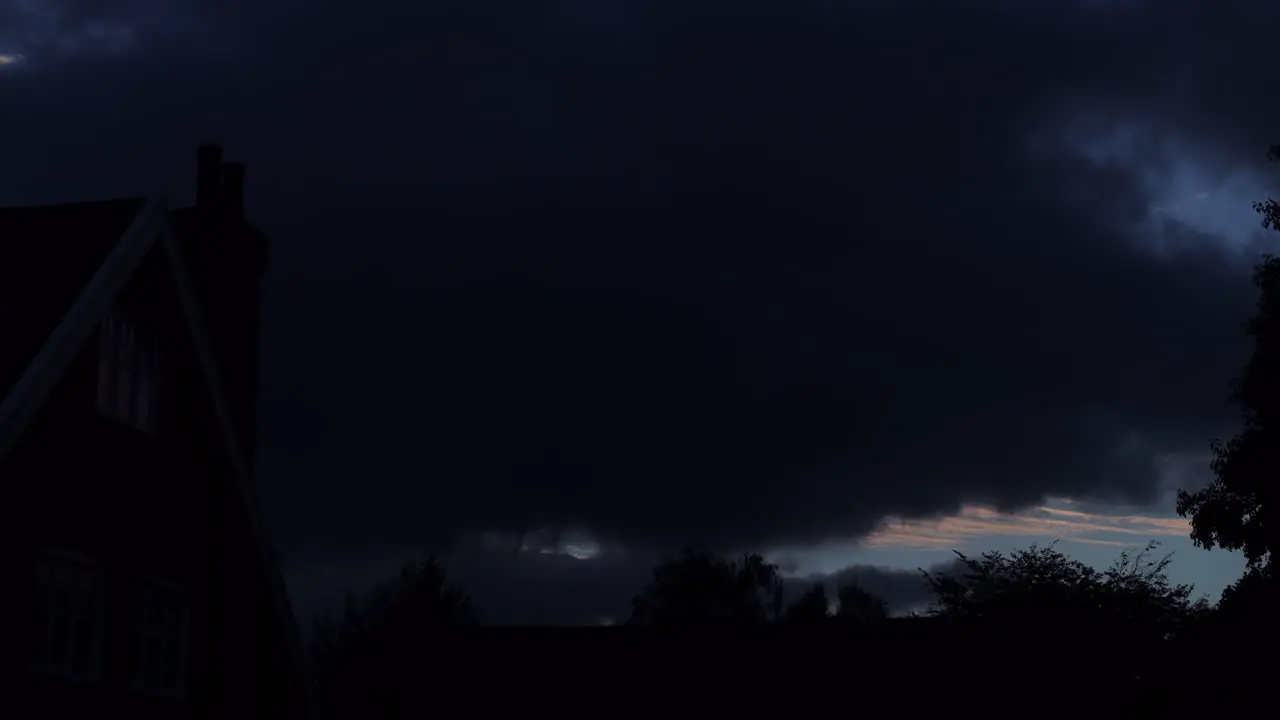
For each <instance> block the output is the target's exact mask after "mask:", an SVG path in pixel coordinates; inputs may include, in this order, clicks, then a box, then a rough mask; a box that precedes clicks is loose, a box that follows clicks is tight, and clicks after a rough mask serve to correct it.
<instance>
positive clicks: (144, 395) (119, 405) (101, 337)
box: [95, 305, 163, 435]
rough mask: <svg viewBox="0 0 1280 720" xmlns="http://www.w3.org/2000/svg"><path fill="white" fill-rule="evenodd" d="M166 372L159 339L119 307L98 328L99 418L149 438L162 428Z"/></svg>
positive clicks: (131, 314) (96, 396)
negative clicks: (164, 376) (164, 371)
mask: <svg viewBox="0 0 1280 720" xmlns="http://www.w3.org/2000/svg"><path fill="white" fill-rule="evenodd" d="M162 370H163V368H162V367H161V358H160V347H159V344H158V342H157V339H156V337H155V335H154V334H153V333H152V332H150V330H149V328H147V327H146V326H145V325H144V324H143V323H140V322H138V319H137V316H136V315H135V314H134V313H131V312H128V311H127V310H126V309H125V308H123V307H121V306H118V305H117V306H115V307H113V308H112V309H111V311H110V312H108V313H107V315H106V316H105V317H104V318H103V319H102V321H101V322H100V323H99V324H98V357H97V381H96V394H95V398H96V399H95V404H96V407H97V411H98V414H100V415H102V416H104V417H108V418H110V419H112V420H114V421H117V422H120V423H123V424H125V425H128V426H129V427H132V428H134V429H136V430H138V431H140V432H144V433H146V434H148V435H155V434H156V433H157V431H158V429H159V426H160V408H161V382H162V374H161V373H162Z"/></svg>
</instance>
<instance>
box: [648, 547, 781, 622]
mask: <svg viewBox="0 0 1280 720" xmlns="http://www.w3.org/2000/svg"><path fill="white" fill-rule="evenodd" d="M781 616H782V578H781V577H780V576H779V574H778V568H777V566H776V565H773V564H770V563H767V562H765V560H764V558H762V557H761V556H759V555H755V554H750V555H744V556H743V557H742V559H741V560H738V561H729V560H725V559H724V558H722V557H720V556H719V555H716V554H715V553H712V552H709V551H704V550H685V551H684V553H683V554H682V555H681V556H680V557H678V558H675V559H672V560H669V561H667V562H664V563H662V564H660V565H658V566H657V567H656V568H654V570H653V579H652V580H650V582H649V584H648V585H646V586H645V587H644V589H643V590H641V592H640V594H639V595H637V596H636V597H635V598H634V599H633V600H632V611H631V619H630V621H629V622H630V624H633V625H646V626H658V627H662V626H676V627H687V626H694V625H697V626H721V627H724V626H732V627H749V626H759V625H763V624H765V623H768V622H770V621H772V620H774V619H777V618H779V617H781Z"/></svg>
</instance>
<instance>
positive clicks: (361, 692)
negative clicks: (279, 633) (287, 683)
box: [311, 558, 475, 718]
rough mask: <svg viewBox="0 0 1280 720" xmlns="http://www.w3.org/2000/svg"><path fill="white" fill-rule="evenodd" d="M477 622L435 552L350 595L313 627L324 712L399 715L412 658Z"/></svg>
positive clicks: (313, 651) (313, 654) (315, 667)
mask: <svg viewBox="0 0 1280 720" xmlns="http://www.w3.org/2000/svg"><path fill="white" fill-rule="evenodd" d="M474 622H475V618H474V615H473V613H472V609H471V601H470V598H469V597H468V596H467V595H466V593H464V592H463V591H462V590H461V589H459V588H457V587H455V586H452V585H450V584H449V583H448V582H447V573H446V572H445V570H444V568H443V567H442V566H441V565H440V563H439V562H437V561H436V560H435V559H434V558H432V559H428V560H426V561H423V562H418V563H410V564H407V565H405V566H404V567H403V568H402V569H401V572H400V576H399V577H398V578H396V579H394V580H392V581H390V582H388V583H385V584H383V585H380V586H378V587H377V588H375V589H374V590H373V591H372V592H370V593H369V594H368V595H367V596H366V597H365V598H363V600H361V601H357V600H356V598H355V597H353V596H352V595H351V594H348V596H347V599H346V603H345V608H344V611H343V613H342V615H341V616H340V617H339V618H337V619H334V618H331V617H327V616H326V617H321V618H319V619H318V620H317V621H316V623H315V628H314V639H313V641H312V646H311V660H312V671H313V673H314V678H315V681H316V685H317V689H318V694H319V699H320V701H321V704H322V706H323V707H325V708H326V714H327V715H328V716H329V717H361V718H366V717H395V716H398V715H397V714H398V713H399V712H400V711H401V709H402V707H403V706H402V702H401V699H402V698H403V697H404V694H405V693H404V691H405V689H406V685H405V682H404V680H405V679H404V678H402V677H401V675H402V670H403V669H405V668H408V667H412V666H413V665H414V663H413V662H411V661H409V659H410V658H414V657H416V656H420V655H421V654H422V650H423V648H425V647H430V646H431V643H432V640H433V638H438V637H439V634H440V633H441V632H442V631H446V630H449V629H453V628H460V627H466V626H469V625H472V624H474ZM388 703H395V705H394V706H389V705H388Z"/></svg>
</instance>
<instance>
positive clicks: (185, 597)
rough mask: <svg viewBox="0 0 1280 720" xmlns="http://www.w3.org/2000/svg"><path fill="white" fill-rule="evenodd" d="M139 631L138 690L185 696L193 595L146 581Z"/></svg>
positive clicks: (134, 683)
mask: <svg viewBox="0 0 1280 720" xmlns="http://www.w3.org/2000/svg"><path fill="white" fill-rule="evenodd" d="M140 599H141V602H140V606H139V608H138V618H137V626H136V631H135V639H136V643H135V647H136V648H137V665H136V666H135V669H134V678H133V687H134V689H135V690H140V691H142V692H146V693H150V694H152V695H164V696H168V697H181V696H182V695H183V693H184V692H185V691H186V682H187V638H188V629H189V626H190V622H191V596H190V594H189V593H188V592H187V591H186V590H185V589H183V588H181V587H178V586H175V585H172V584H169V583H165V582H161V581H159V580H144V581H143V583H142V593H141V598H140Z"/></svg>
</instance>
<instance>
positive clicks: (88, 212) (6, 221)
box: [0, 196, 313, 716]
mask: <svg viewBox="0 0 1280 720" xmlns="http://www.w3.org/2000/svg"><path fill="white" fill-rule="evenodd" d="M10 233H12V234H10ZM24 239H25V240H26V242H27V243H31V244H37V243H38V244H42V245H43V244H45V243H47V245H46V246H44V247H40V248H31V247H27V248H21V247H18V246H20V245H23V244H24V243H23V240H24ZM157 244H158V245H159V246H160V247H161V248H162V249H163V251H164V254H165V257H166V258H167V260H168V266H169V269H170V271H171V272H172V274H173V280H174V285H175V286H176V287H177V289H178V295H179V303H180V305H181V308H182V314H183V316H184V318H185V319H186V321H187V322H186V325H187V328H188V330H189V336H190V340H191V342H192V345H193V347H194V349H195V355H196V359H197V362H198V364H199V366H200V371H201V375H202V376H203V379H204V381H205V382H204V385H205V388H206V390H207V391H208V392H209V399H210V401H211V403H212V405H213V409H214V414H215V416H216V418H217V421H218V426H219V429H220V431H221V435H222V439H223V442H224V443H225V445H226V450H227V455H228V457H230V459H231V463H232V466H233V469H234V472H235V475H236V481H237V482H236V489H237V491H238V493H239V496H240V500H241V502H242V503H243V505H244V509H245V511H246V513H247V515H248V520H249V527H250V530H251V532H252V534H253V541H254V544H255V546H256V549H257V551H258V558H259V560H260V562H261V563H262V565H263V569H264V571H265V574H266V576H267V585H268V589H269V592H270V594H271V599H272V604H273V606H274V608H275V610H276V613H277V616H278V620H279V621H280V624H281V626H282V627H283V629H284V631H285V633H286V643H287V645H288V651H289V654H290V660H291V661H292V664H293V667H294V669H295V672H296V673H299V674H300V673H302V672H303V670H304V668H305V667H306V664H305V658H304V656H303V653H302V645H301V638H300V636H299V633H298V626H297V623H296V622H295V621H294V617H293V612H292V609H291V606H290V603H289V596H288V593H287V591H286V590H285V587H284V580H283V578H282V576H281V574H280V569H279V565H278V564H277V562H276V559H275V553H274V551H273V550H272V548H271V545H270V543H269V542H268V541H267V538H266V533H265V528H264V524H263V521H262V517H261V512H260V510H259V507H258V503H257V497H256V493H255V491H254V486H253V477H252V468H251V466H250V463H249V458H248V457H247V456H246V455H245V453H244V450H243V448H242V447H241V445H240V437H241V436H240V435H239V434H238V433H237V428H236V427H235V424H234V419H233V416H232V414H231V409H230V402H229V400H228V397H227V394H226V392H225V386H224V384H223V381H222V376H221V372H220V370H219V368H218V366H217V363H216V361H215V358H214V354H213V348H212V344H211V343H210V340H209V335H208V332H207V330H206V328H205V324H204V317H203V314H202V312H201V309H200V301H199V298H198V297H197V294H196V289H195V284H194V283H193V281H192V278H191V274H190V270H189V268H188V266H187V264H186V260H185V258H184V257H183V254H182V249H181V247H180V246H179V244H178V243H177V241H176V239H175V234H174V231H173V227H172V223H171V213H170V211H169V208H168V203H167V202H166V200H165V198H164V197H163V196H157V197H153V198H150V199H146V200H143V199H131V200H121V201H107V202H101V203H80V204H76V205H58V206H45V207H37V208H9V209H4V210H2V211H0V292H3V293H4V295H0V312H3V313H5V315H0V323H3V324H0V333H2V332H6V331H7V330H8V329H9V328H8V327H7V326H8V325H12V326H13V327H14V328H17V329H19V330H21V329H23V328H25V329H26V332H25V334H22V335H21V336H22V338H24V339H23V340H22V344H18V345H16V346H11V345H9V344H8V343H7V342H6V350H5V352H4V353H2V354H3V355H10V356H15V357H16V358H17V362H14V363H13V364H14V365H15V366H16V365H21V367H20V369H18V370H17V371H15V372H12V373H9V374H11V375H13V379H12V380H10V381H7V382H6V381H5V378H6V375H0V383H2V384H0V387H2V388H3V389H4V392H3V394H0V461H3V460H4V458H5V456H6V455H7V454H8V452H9V451H10V450H12V449H13V447H14V446H15V445H16V444H17V442H18V441H19V440H20V439H21V437H22V434H23V432H24V431H25V430H26V428H27V426H28V425H29V423H30V422H31V420H32V419H33V418H34V417H35V415H36V413H37V412H39V409H40V407H41V406H42V405H43V404H44V402H45V400H46V399H47V398H48V396H49V394H50V393H51V392H52V391H53V388H54V387H55V386H56V385H57V384H58V381H59V380H60V379H61V378H62V376H63V374H64V373H65V372H66V370H67V368H68V367H69V366H70V364H71V362H72V361H73V360H74V358H75V357H76V355H77V354H78V353H79V352H80V351H81V349H82V348H83V347H84V345H85V343H86V342H87V341H88V339H89V338H90V337H91V336H92V334H93V332H94V330H95V329H96V327H97V325H98V323H99V322H100V321H101V320H102V318H103V316H104V315H105V314H106V312H107V311H108V310H109V309H110V307H111V306H112V305H113V304H114V303H115V301H116V299H117V298H118V297H119V295H120V293H121V292H122V291H123V290H124V289H125V287H126V286H127V285H128V283H129V281H130V279H131V278H132V277H133V275H134V273H135V271H136V270H137V268H138V266H139V265H140V264H141V263H142V261H143V259H144V258H145V257H146V256H147V254H148V253H149V252H150V251H151V249H152V248H153V247H155V246H156V245H157ZM23 263H26V264H25V265H23ZM45 280H49V281H50V285H51V286H52V288H53V289H51V290H46V291H41V290H40V289H39V288H37V287H36V286H38V285H39V284H40V283H42V282H44V281H45ZM10 283H12V284H10ZM77 283H78V284H77ZM42 293H43V294H42ZM41 301H44V302H45V303H46V306H41V307H37V305H38V304H39V303H40V302H41ZM27 311H30V313H29V314H28V315H27V316H26V317H25V319H24V318H22V317H21V315H22V313H25V312H27ZM0 337H2V336H0ZM6 340H7V338H6ZM14 350H16V351H17V352H16V353H15V352H13V351H14ZM298 681H299V688H298V689H299V690H300V691H301V692H302V694H303V702H304V713H305V714H306V715H308V716H310V715H311V714H312V710H313V708H312V707H311V703H310V702H309V695H310V693H309V685H308V683H307V682H306V680H305V679H304V678H302V677H299V678H298Z"/></svg>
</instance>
